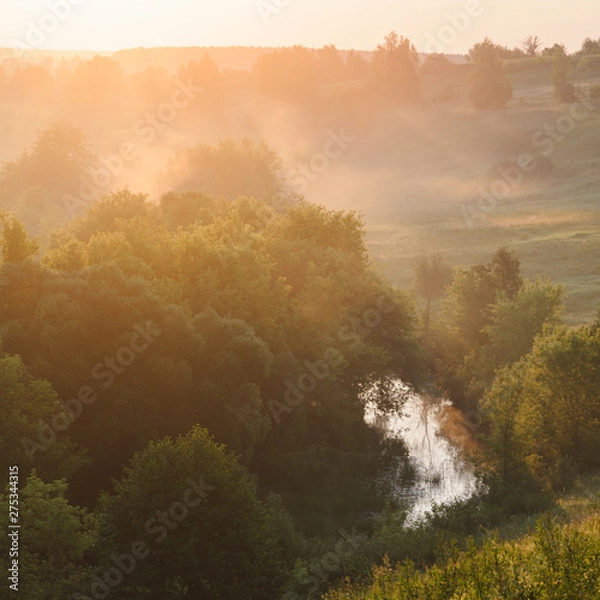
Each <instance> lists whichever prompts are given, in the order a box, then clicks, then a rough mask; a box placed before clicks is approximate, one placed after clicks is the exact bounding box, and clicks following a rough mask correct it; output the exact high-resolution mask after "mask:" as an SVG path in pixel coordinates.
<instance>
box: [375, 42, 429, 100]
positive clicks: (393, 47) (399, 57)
mask: <svg viewBox="0 0 600 600" xmlns="http://www.w3.org/2000/svg"><path fill="white" fill-rule="evenodd" d="M418 64H419V55H418V53H417V51H416V49H415V47H414V46H413V44H412V43H411V42H410V40H409V39H407V38H405V37H402V36H398V34H397V33H396V32H395V31H392V32H391V33H389V34H388V35H387V36H386V38H385V40H384V43H383V44H379V45H378V46H377V48H376V50H375V52H374V54H373V60H372V72H373V75H372V76H373V85H374V87H375V89H376V90H377V91H378V92H379V93H380V94H382V95H383V96H384V97H385V98H387V99H389V100H390V101H392V102H393V103H396V104H404V105H415V104H419V103H420V102H421V99H422V96H421V84H420V81H419V75H418V72H417V66H418Z"/></svg>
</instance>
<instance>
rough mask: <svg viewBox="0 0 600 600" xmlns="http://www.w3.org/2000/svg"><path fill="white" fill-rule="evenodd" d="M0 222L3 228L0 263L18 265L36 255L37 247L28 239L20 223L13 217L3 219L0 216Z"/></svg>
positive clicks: (0, 243) (33, 241) (34, 242)
mask: <svg viewBox="0 0 600 600" xmlns="http://www.w3.org/2000/svg"><path fill="white" fill-rule="evenodd" d="M0 221H1V222H2V224H3V226H4V230H3V232H2V239H1V240H0V245H1V246H2V262H3V263H4V264H8V263H20V262H22V261H24V260H27V259H28V258H31V257H33V256H35V254H37V252H38V250H39V245H38V243H37V242H36V241H35V240H31V239H29V236H28V235H27V232H26V231H25V228H24V227H23V225H21V223H20V221H19V220H18V219H16V218H15V217H4V216H2V215H1V214H0Z"/></svg>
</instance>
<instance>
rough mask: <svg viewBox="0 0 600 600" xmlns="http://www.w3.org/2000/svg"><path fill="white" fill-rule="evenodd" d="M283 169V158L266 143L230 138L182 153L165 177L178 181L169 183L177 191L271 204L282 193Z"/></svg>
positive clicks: (201, 145)
mask: <svg viewBox="0 0 600 600" xmlns="http://www.w3.org/2000/svg"><path fill="white" fill-rule="evenodd" d="M281 167H282V160H281V157H280V156H279V155H278V154H277V153H276V152H274V151H273V150H271V149H270V148H269V147H268V146H267V144H266V143H264V142H260V143H257V142H255V141H253V140H251V139H250V138H242V139H241V140H240V141H234V140H232V139H227V140H223V141H221V142H219V143H218V144H217V145H216V146H211V145H210V144H200V145H198V146H195V147H193V148H189V149H188V150H186V151H184V152H182V153H180V154H179V155H178V156H177V157H176V158H175V159H174V161H173V163H171V168H170V170H169V172H168V173H167V174H166V175H165V176H164V177H165V178H166V179H174V180H175V181H171V182H170V183H171V184H172V185H171V186H170V187H171V189H173V190H174V191H180V192H190V191H193V192H202V193H205V194H210V195H213V196H216V197H225V198H227V199H228V200H234V199H235V198H237V197H238V196H247V197H254V198H258V199H260V200H265V201H269V200H271V199H273V198H274V197H275V195H276V194H277V193H278V192H279V191H280V180H279V172H280V170H281ZM232 173H235V177H232V176H231V174H232Z"/></svg>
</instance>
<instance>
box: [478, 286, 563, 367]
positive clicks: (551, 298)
mask: <svg viewBox="0 0 600 600" xmlns="http://www.w3.org/2000/svg"><path fill="white" fill-rule="evenodd" d="M562 291H563V290H562V287H561V286H560V285H558V286H554V285H552V283H551V282H550V281H549V280H548V279H540V280H537V281H535V282H531V281H527V282H526V283H525V284H524V285H523V287H522V288H521V289H520V290H519V291H518V294H517V296H516V297H515V298H514V299H510V298H509V297H508V296H503V297H501V298H500V299H499V300H498V301H497V302H496V304H495V305H494V307H493V308H492V322H491V324H490V325H488V327H487V328H486V331H487V332H488V333H489V335H490V340H491V344H492V346H493V348H494V352H495V354H496V359H497V361H498V364H500V365H503V364H507V363H512V362H514V361H516V360H518V359H519V358H520V357H521V356H524V355H525V354H528V353H529V352H531V349H532V348H533V342H534V340H535V338H536V336H538V335H540V334H541V333H542V331H543V330H544V327H545V326H546V325H551V326H553V325H557V324H558V322H559V319H560V314H561V312H562V308H563V306H562Z"/></svg>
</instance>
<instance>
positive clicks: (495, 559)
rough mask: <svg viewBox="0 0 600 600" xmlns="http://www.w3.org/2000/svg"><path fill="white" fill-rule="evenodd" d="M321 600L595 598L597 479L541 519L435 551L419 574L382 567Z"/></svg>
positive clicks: (599, 589)
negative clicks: (434, 558) (431, 562)
mask: <svg viewBox="0 0 600 600" xmlns="http://www.w3.org/2000/svg"><path fill="white" fill-rule="evenodd" d="M324 598H325V599H326V600H384V599H385V600H408V599H414V600H417V599H419V600H425V599H431V600H444V599H446V598H448V599H451V598H461V599H463V600H483V599H486V600H487V599H492V598H493V599H500V598H529V599H532V600H537V599H539V600H542V599H543V600H552V599H556V600H558V599H571V598H573V599H574V600H575V599H579V598H586V599H589V600H594V599H598V598H600V474H598V473H596V474H592V475H586V476H584V477H581V478H580V479H579V480H578V481H577V483H576V485H575V486H574V488H573V489H572V490H571V491H570V492H569V493H568V494H565V495H564V496H563V497H561V498H560V499H559V501H558V503H557V506H556V507H555V508H554V509H553V510H552V511H550V512H549V513H547V514H545V515H536V516H534V517H527V518H520V519H515V521H514V522H510V523H507V524H506V525H504V526H503V527H502V529H501V530H498V531H495V532H492V533H490V534H489V535H488V536H487V537H485V538H484V539H483V540H482V541H481V542H478V543H476V542H474V541H471V542H470V543H469V544H467V546H466V548H464V549H461V550H459V547H458V545H454V546H453V545H450V546H447V547H446V548H445V549H444V550H440V555H439V558H438V560H437V562H436V563H435V564H434V565H432V566H429V567H427V568H426V569H419V568H417V567H416V566H415V565H414V564H413V563H411V562H409V561H407V562H404V563H402V564H398V565H395V566H392V565H391V564H390V562H389V560H384V562H383V564H382V565H381V566H377V567H374V568H373V574H372V577H371V578H370V580H369V581H367V582H363V583H362V584H361V583H353V582H351V581H350V580H346V581H345V583H344V584H343V585H342V586H341V587H339V588H338V589H337V590H333V591H330V592H329V594H326V595H325V596H324Z"/></svg>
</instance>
